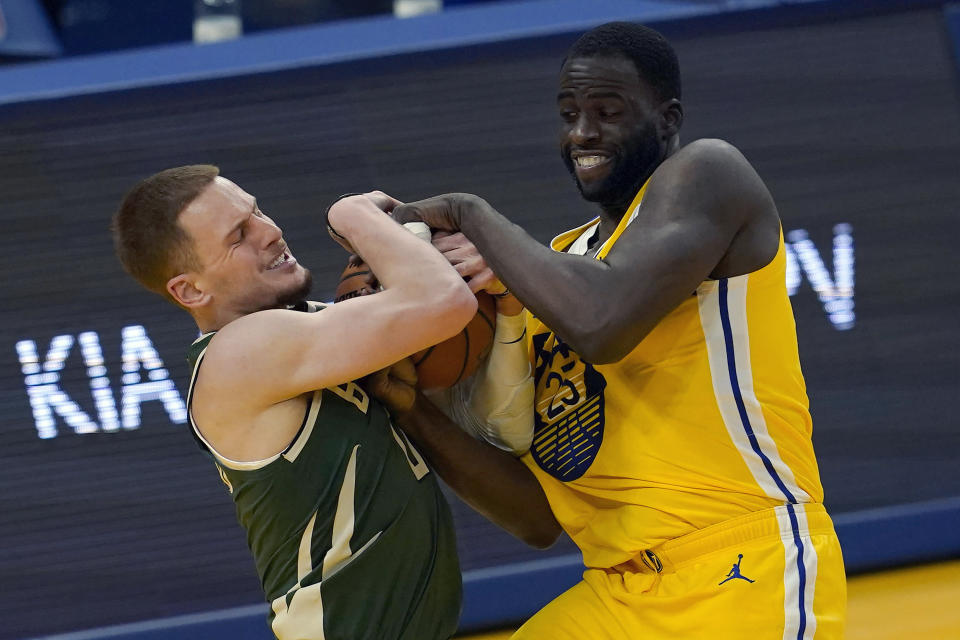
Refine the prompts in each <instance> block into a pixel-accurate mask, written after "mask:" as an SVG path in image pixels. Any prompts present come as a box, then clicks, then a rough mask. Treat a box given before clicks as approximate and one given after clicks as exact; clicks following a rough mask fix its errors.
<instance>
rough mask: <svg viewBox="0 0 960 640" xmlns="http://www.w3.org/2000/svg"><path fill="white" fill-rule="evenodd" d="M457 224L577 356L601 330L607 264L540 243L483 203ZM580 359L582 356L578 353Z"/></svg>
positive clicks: (477, 203)
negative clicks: (559, 250)
mask: <svg viewBox="0 0 960 640" xmlns="http://www.w3.org/2000/svg"><path fill="white" fill-rule="evenodd" d="M459 224H460V225H461V230H462V231H463V233H464V235H465V236H467V238H469V239H470V240H471V241H472V242H473V243H474V244H475V245H476V246H477V249H478V250H479V251H480V253H481V254H482V255H483V257H484V259H485V260H486V261H487V263H488V264H489V265H490V266H491V268H492V269H493V271H494V272H495V273H496V274H497V276H498V277H499V278H500V280H501V281H502V282H503V283H504V284H505V285H506V286H507V288H508V289H509V290H510V291H511V292H512V293H513V294H514V295H515V296H516V297H517V298H518V299H519V300H521V301H522V302H523V304H524V306H525V307H526V308H527V309H529V310H530V312H531V313H533V315H535V316H537V317H538V318H539V319H540V320H542V321H543V322H544V323H545V324H546V325H547V326H548V327H550V328H551V329H552V330H554V331H555V332H556V333H557V334H558V335H560V336H562V337H563V339H564V340H565V341H566V342H568V343H570V344H571V345H572V346H573V347H574V348H575V349H576V350H577V351H578V352H580V351H589V350H590V349H589V347H588V344H587V343H588V342H589V340H591V339H592V338H593V337H595V335H596V334H598V333H600V332H601V331H602V330H603V328H604V327H603V324H604V318H603V313H604V311H603V310H604V309H607V308H610V307H612V306H613V305H612V304H611V303H610V302H608V301H605V300H604V299H603V298H605V296H607V295H608V291H607V289H608V288H609V287H608V286H605V285H608V284H609V279H608V278H606V275H607V271H608V266H607V265H606V264H605V263H604V262H602V261H600V260H594V259H592V258H588V257H585V256H578V255H569V254H566V253H558V252H556V251H553V250H552V249H551V248H549V247H547V246H544V245H542V244H540V243H539V242H538V241H537V240H536V239H534V238H533V237H532V236H530V235H529V234H527V233H526V231H524V230H523V228H522V227H520V226H518V225H515V224H513V223H512V222H510V221H509V220H508V219H507V218H505V217H504V216H503V215H501V214H500V213H499V212H497V211H496V210H495V209H493V207H491V206H490V205H489V204H487V203H486V202H485V201H483V200H480V199H479V198H478V199H477V201H475V202H474V203H472V204H471V205H470V207H469V210H465V211H463V213H462V215H461V216H460V220H459ZM581 355H585V354H584V353H581Z"/></svg>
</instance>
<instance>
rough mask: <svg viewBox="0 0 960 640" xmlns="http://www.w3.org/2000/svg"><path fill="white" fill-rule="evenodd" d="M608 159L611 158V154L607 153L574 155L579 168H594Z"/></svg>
mask: <svg viewBox="0 0 960 640" xmlns="http://www.w3.org/2000/svg"><path fill="white" fill-rule="evenodd" d="M608 160H610V158H609V156H605V155H599V154H590V155H578V156H574V157H573V164H574V165H576V167H577V168H578V169H593V168H594V167H598V166H600V165H602V164H604V163H606V162H607V161H608Z"/></svg>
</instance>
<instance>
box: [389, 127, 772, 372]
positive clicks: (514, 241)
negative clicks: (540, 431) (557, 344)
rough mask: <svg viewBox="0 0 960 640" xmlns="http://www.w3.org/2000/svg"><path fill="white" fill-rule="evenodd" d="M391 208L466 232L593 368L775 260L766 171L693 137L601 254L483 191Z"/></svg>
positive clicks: (668, 163)
mask: <svg viewBox="0 0 960 640" xmlns="http://www.w3.org/2000/svg"><path fill="white" fill-rule="evenodd" d="M394 215H395V217H397V219H398V220H400V221H401V222H402V221H406V220H408V219H422V220H424V221H425V222H427V224H429V225H430V226H432V227H437V228H445V229H460V230H461V231H463V233H464V234H465V235H466V236H467V237H468V238H469V239H470V240H471V241H473V243H474V244H476V246H477V248H478V249H479V250H480V253H481V254H482V255H483V257H484V258H485V259H486V261H487V263H488V264H489V265H490V266H491V267H492V268H493V271H494V272H495V273H496V274H497V276H498V277H499V278H500V279H501V280H502V281H503V282H504V284H506V286H507V287H508V288H509V289H510V290H511V291H512V292H513V293H514V294H515V295H516V296H517V297H518V298H519V299H520V300H521V301H522V302H523V303H524V304H525V305H526V307H527V308H528V309H530V311H531V312H532V313H534V314H535V315H536V316H538V317H539V318H540V319H541V320H543V321H544V322H545V323H546V324H547V326H549V327H550V328H551V329H553V330H554V331H555V332H556V333H557V334H558V335H559V336H560V337H562V338H563V339H564V340H565V341H566V342H568V343H569V344H570V345H571V346H572V347H573V348H574V349H575V350H576V351H577V352H578V353H579V354H580V355H581V356H582V357H584V358H585V359H586V360H587V361H589V362H593V363H595V364H603V363H608V362H615V361H617V360H619V359H620V358H622V357H623V356H624V355H626V354H627V353H629V352H630V350H632V349H633V348H634V347H635V346H636V345H637V344H638V343H639V342H640V341H641V340H642V339H643V338H644V336H646V335H647V334H648V333H649V332H650V331H651V330H652V329H653V327H654V326H656V324H657V323H658V322H659V321H660V320H661V319H662V318H663V317H664V316H665V315H666V314H667V313H669V312H670V311H671V310H672V309H673V308H675V307H676V306H677V305H678V304H680V302H682V301H683V300H684V299H686V298H687V297H689V296H690V295H692V294H693V292H694V291H695V290H696V288H697V286H698V285H699V284H700V283H701V282H702V281H703V280H705V279H706V278H707V277H710V276H711V275H713V276H714V277H723V276H729V275H739V274H740V273H747V272H749V271H752V270H755V269H757V268H759V267H761V266H763V265H764V264H766V262H768V261H769V260H770V259H771V258H772V257H773V255H774V253H775V251H776V246H777V240H776V239H777V233H778V229H779V227H778V224H779V223H778V219H777V217H776V209H775V207H774V205H773V201H772V199H771V198H770V195H769V193H768V192H767V190H766V187H765V186H764V185H763V182H762V181H761V180H760V178H759V176H757V174H756V172H755V171H754V170H753V168H752V167H751V166H750V164H749V163H748V162H747V161H746V159H744V158H743V156H742V155H741V154H740V153H739V152H738V151H737V150H736V149H734V148H733V147H731V146H730V145H727V144H726V143H722V142H720V141H700V142H697V143H693V144H691V145H689V146H688V147H685V148H684V149H681V150H680V151H679V152H677V153H676V154H674V155H673V156H672V157H671V158H669V159H668V160H667V161H665V162H664V163H663V164H662V165H661V166H660V167H659V168H658V169H657V170H656V171H655V172H654V174H653V176H652V178H651V181H650V185H649V187H648V189H647V193H646V195H645V198H644V203H643V207H642V209H641V214H640V216H639V217H638V218H637V219H636V220H635V221H634V222H633V223H632V224H631V225H630V226H629V227H628V228H627V230H626V231H625V232H624V233H623V235H622V236H621V238H620V239H619V241H618V242H617V244H616V245H615V247H614V248H613V250H612V251H611V252H610V253H609V254H608V255H607V257H606V259H604V260H595V259H592V258H590V257H587V256H576V255H569V254H564V253H557V252H554V251H552V250H551V249H550V248H549V247H545V246H543V245H541V244H540V243H538V242H537V241H536V240H535V239H533V238H532V237H531V236H529V235H528V234H527V233H525V232H524V231H523V229H521V228H520V227H519V226H517V225H515V224H512V223H511V222H510V221H509V220H507V219H506V218H505V217H504V216H502V215H500V214H499V213H498V212H497V211H495V210H494V209H493V208H492V207H491V206H490V205H489V204H488V203H486V202H485V201H484V200H482V199H480V198H478V197H476V196H469V195H465V194H454V195H448V196H438V197H437V198H432V199H428V200H424V201H421V202H420V203H411V204H408V205H404V206H402V207H399V208H398V209H397V210H396V211H395V213H394ZM754 225H761V226H762V227H763V229H764V233H754V232H753V229H752V227H753V226H754ZM739 236H743V238H744V239H745V240H744V242H737V243H736V247H734V245H735V241H736V240H737V238H738V237H739ZM733 248H735V249H736V250H735V251H734V250H732V249H733ZM545 283H548V285H545Z"/></svg>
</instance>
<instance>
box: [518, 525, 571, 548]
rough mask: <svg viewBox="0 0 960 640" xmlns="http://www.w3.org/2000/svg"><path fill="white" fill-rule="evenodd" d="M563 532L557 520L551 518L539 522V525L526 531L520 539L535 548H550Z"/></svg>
mask: <svg viewBox="0 0 960 640" xmlns="http://www.w3.org/2000/svg"><path fill="white" fill-rule="evenodd" d="M561 532H562V529H561V528H560V525H559V524H557V521H556V520H554V519H553V518H550V519H549V521H547V522H541V523H538V526H536V527H531V528H530V530H528V531H524V532H523V535H521V536H520V539H521V540H522V541H523V542H524V543H525V544H527V545H528V546H531V547H533V548H534V549H549V548H550V547H552V546H553V545H554V544H555V543H556V541H557V540H559V539H560V533H561Z"/></svg>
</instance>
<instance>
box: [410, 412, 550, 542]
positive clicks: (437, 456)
mask: <svg viewBox="0 0 960 640" xmlns="http://www.w3.org/2000/svg"><path fill="white" fill-rule="evenodd" d="M396 422H397V423H398V424H399V426H400V427H401V428H402V429H403V430H404V431H405V432H406V433H407V435H408V436H410V438H411V439H412V440H413V441H414V443H415V444H416V445H417V447H418V449H419V450H420V451H421V452H422V453H423V454H424V455H425V456H426V457H427V459H428V460H429V461H430V465H431V467H432V468H433V469H434V471H436V472H437V473H438V474H439V475H440V477H441V478H443V480H444V481H445V482H446V483H447V484H448V485H449V486H450V488H451V489H453V490H454V492H455V493H456V494H457V495H458V496H459V497H460V498H461V499H462V500H463V501H464V502H466V503H467V504H469V505H470V506H471V507H473V508H474V509H475V510H476V511H478V512H479V513H481V514H482V515H483V516H485V517H486V518H488V519H489V520H490V521H492V522H493V523H495V524H497V525H498V526H500V527H502V528H503V529H505V530H506V531H508V532H509V533H511V534H512V535H514V536H516V537H517V538H519V539H521V540H523V541H524V542H526V543H527V544H529V545H531V546H534V547H540V548H544V547H548V546H550V545H551V544H553V542H554V541H556V539H557V536H559V534H560V526H559V525H558V524H557V521H556V519H555V518H554V517H553V513H552V512H551V511H550V505H549V504H548V503H547V499H546V496H545V495H544V493H543V489H541V488H540V485H539V483H538V482H537V480H536V478H535V477H534V475H533V473H532V472H531V471H530V470H529V469H527V467H526V466H525V465H524V464H523V463H522V462H521V461H520V460H518V459H517V458H514V457H513V456H512V455H510V454H509V453H506V452H504V451H501V450H499V449H497V448H495V447H493V446H491V445H488V444H485V443H483V442H480V441H478V440H475V439H474V438H472V437H471V436H470V435H468V434H466V433H465V432H463V431H461V430H460V429H459V428H458V427H457V426H456V425H455V424H453V423H452V422H450V420H449V419H448V418H447V417H446V416H445V415H443V413H441V412H440V410H439V409H437V408H436V407H435V406H433V404H432V403H431V402H430V401H429V400H427V399H426V398H425V397H423V396H422V395H418V397H417V400H416V402H415V404H414V407H413V409H412V410H410V411H408V412H406V413H403V414H401V415H399V416H396Z"/></svg>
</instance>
